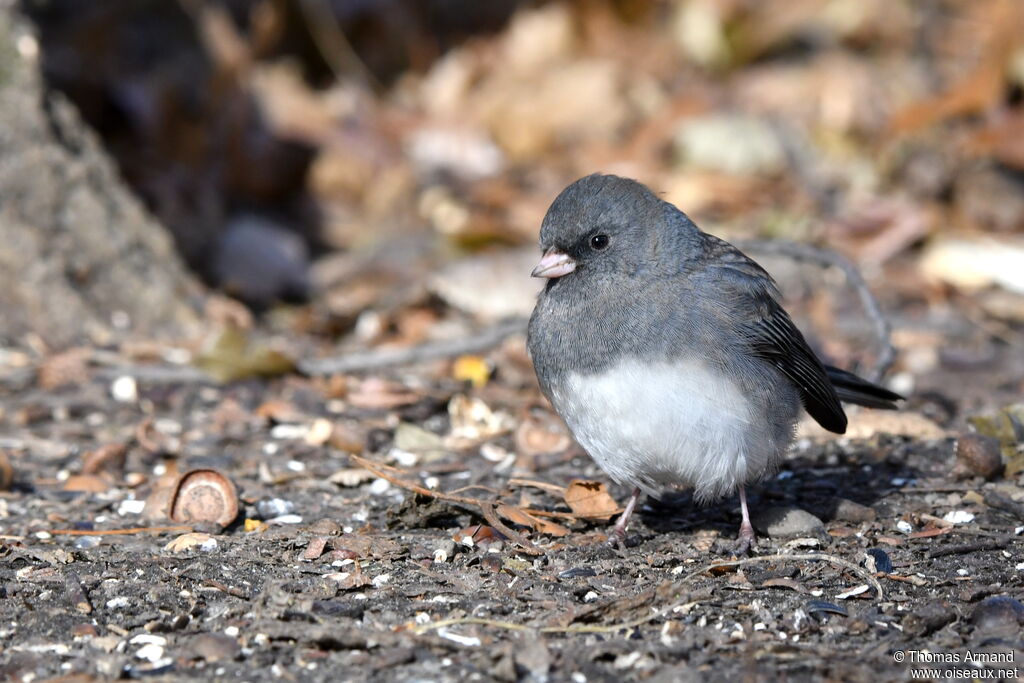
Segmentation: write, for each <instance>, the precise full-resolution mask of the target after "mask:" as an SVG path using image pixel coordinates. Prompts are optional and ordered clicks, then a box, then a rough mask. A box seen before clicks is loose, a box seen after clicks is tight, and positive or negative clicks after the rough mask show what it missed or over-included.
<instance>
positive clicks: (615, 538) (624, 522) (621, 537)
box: [608, 488, 640, 548]
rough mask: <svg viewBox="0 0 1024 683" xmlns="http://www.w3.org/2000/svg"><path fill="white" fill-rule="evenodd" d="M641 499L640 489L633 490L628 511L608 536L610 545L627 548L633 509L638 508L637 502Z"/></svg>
mask: <svg viewBox="0 0 1024 683" xmlns="http://www.w3.org/2000/svg"><path fill="white" fill-rule="evenodd" d="M639 497H640V489H639V488H635V489H633V495H632V496H630V498H629V502H628V503H626V509H625V510H623V511H622V514H621V515H619V519H618V521H616V522H615V526H614V527H612V532H611V533H610V534H609V535H608V545H610V546H613V547H614V546H618V547H620V548H625V547H626V527H628V526H629V518H630V517H632V516H633V508H635V507H636V501H637V498H639Z"/></svg>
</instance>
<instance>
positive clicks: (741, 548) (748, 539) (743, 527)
mask: <svg viewBox="0 0 1024 683" xmlns="http://www.w3.org/2000/svg"><path fill="white" fill-rule="evenodd" d="M740 513H741V514H742V515H743V521H742V522H740V533H739V537H738V538H737V539H736V545H735V546H733V549H734V550H735V551H736V554H737V555H745V554H747V553H748V552H749V551H750V549H751V548H752V547H756V546H757V539H756V538H755V536H754V527H753V525H752V524H751V523H750V510H749V509H747V490H746V489H745V488H744V487H742V486H741V487H740Z"/></svg>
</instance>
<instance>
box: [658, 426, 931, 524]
mask: <svg viewBox="0 0 1024 683" xmlns="http://www.w3.org/2000/svg"><path fill="white" fill-rule="evenodd" d="M948 457H949V448H948V446H946V445H945V444H943V443H941V442H940V443H937V444H925V443H920V442H914V441H911V440H908V439H905V438H900V437H879V438H877V439H875V440H872V441H865V442H858V443H856V444H849V443H846V444H844V443H841V442H832V443H828V444H824V445H819V446H811V447H808V448H806V449H804V450H802V451H799V452H795V453H792V454H791V455H790V456H789V457H788V458H787V459H785V460H784V461H783V462H782V463H781V465H780V467H779V469H778V471H776V472H775V473H774V474H773V475H769V476H768V477H766V478H765V479H763V480H762V481H761V482H759V483H756V484H752V485H750V486H748V487H747V502H748V506H749V509H750V512H751V517H752V518H753V519H754V521H755V526H757V521H758V518H759V517H761V518H764V517H765V516H766V515H770V514H771V513H772V512H773V511H774V510H778V509H788V508H800V509H802V510H805V511H807V512H809V513H811V514H812V515H814V516H815V517H817V518H818V519H820V520H822V522H824V523H826V524H828V523H829V522H833V521H847V522H851V523H855V522H856V521H857V520H856V519H854V517H856V515H857V514H862V515H872V513H870V512H869V511H865V510H864V509H863V508H871V509H872V510H874V513H873V515H872V516H877V517H879V518H882V517H887V516H898V511H897V510H895V509H893V506H894V505H895V504H896V503H895V501H894V500H893V499H892V498H891V496H890V494H892V493H893V492H895V491H898V490H900V489H902V488H904V487H907V486H912V485H913V484H914V482H916V481H917V480H918V479H921V478H923V477H934V476H940V475H941V474H943V473H944V472H947V471H948V465H947V464H946V461H947V460H948ZM849 501H852V502H853V503H855V504H856V505H850V504H849ZM861 506H863V507H861ZM639 517H640V519H641V520H642V522H643V524H644V526H646V527H647V528H648V529H649V530H650V531H652V532H655V533H659V534H660V533H666V532H687V533H698V532H701V531H708V530H715V531H717V532H719V533H720V534H721V536H722V537H723V538H730V537H732V536H735V535H736V532H737V529H738V528H739V524H740V519H741V516H740V503H739V498H738V496H737V495H732V496H729V497H727V498H723V499H721V500H719V501H716V502H713V503H711V504H701V503H700V502H698V501H697V500H695V498H694V496H693V492H692V491H689V490H679V491H667V492H666V493H665V494H663V495H662V497H661V498H660V499H656V498H653V497H648V498H647V499H646V500H645V501H643V503H642V505H641V506H640V509H639Z"/></svg>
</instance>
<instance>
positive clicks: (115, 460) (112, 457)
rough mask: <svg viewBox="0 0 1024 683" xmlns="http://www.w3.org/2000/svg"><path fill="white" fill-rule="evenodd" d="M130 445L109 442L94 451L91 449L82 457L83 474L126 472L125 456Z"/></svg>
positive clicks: (116, 473)
mask: <svg viewBox="0 0 1024 683" xmlns="http://www.w3.org/2000/svg"><path fill="white" fill-rule="evenodd" d="M127 454H128V447H127V446H125V445H124V444H123V443H108V444H106V445H105V446H100V447H99V448H97V449H96V450H94V451H89V452H88V453H86V454H85V456H84V457H83V458H82V474H99V473H100V472H106V473H108V474H113V475H119V474H122V473H123V472H124V463H125V457H126V456H127Z"/></svg>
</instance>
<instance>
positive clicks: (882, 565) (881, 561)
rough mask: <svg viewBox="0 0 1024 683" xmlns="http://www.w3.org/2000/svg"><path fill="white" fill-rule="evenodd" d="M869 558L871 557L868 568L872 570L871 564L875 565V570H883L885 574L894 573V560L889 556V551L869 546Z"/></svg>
mask: <svg viewBox="0 0 1024 683" xmlns="http://www.w3.org/2000/svg"><path fill="white" fill-rule="evenodd" d="M867 555H868V558H869V559H870V563H869V567H868V570H869V571H870V570H871V566H870V565H874V571H876V572H881V573H883V574H891V573H892V560H891V559H890V558H889V553H887V552H885V551H884V550H882V549H881V548H869V549H868V550H867Z"/></svg>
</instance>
